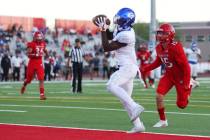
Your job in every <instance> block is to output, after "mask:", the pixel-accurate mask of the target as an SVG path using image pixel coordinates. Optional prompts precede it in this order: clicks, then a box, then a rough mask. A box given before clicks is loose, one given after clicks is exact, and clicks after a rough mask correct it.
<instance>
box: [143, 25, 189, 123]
mask: <svg viewBox="0 0 210 140" xmlns="http://www.w3.org/2000/svg"><path fill="white" fill-rule="evenodd" d="M174 36H175V30H174V27H173V26H172V25H171V24H166V23H165V24H162V25H160V27H159V29H158V30H157V32H156V39H157V41H158V42H159V43H158V44H157V46H156V52H157V57H156V60H155V61H154V62H153V63H152V64H149V65H147V66H145V67H142V68H141V71H142V72H147V71H150V70H153V69H155V68H157V67H159V66H160V65H161V64H164V65H165V73H164V75H163V76H162V77H161V79H160V81H159V84H158V87H157V90H156V93H157V94H156V104H157V111H158V113H159V117H160V121H159V122H158V123H156V124H155V125H154V126H153V127H166V126H168V122H167V119H166V115H165V107H164V97H165V95H166V94H167V93H168V92H169V90H170V89H171V88H172V87H173V86H175V88H176V92H177V101H176V104H177V106H178V107H179V108H181V109H184V108H185V107H187V105H188V102H189V101H188V99H189V96H190V93H191V86H190V66H189V63H188V61H187V57H186V55H185V53H184V50H183V46H182V44H181V43H180V42H176V41H174Z"/></svg>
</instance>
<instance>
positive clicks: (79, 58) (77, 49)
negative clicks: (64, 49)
mask: <svg viewBox="0 0 210 140" xmlns="http://www.w3.org/2000/svg"><path fill="white" fill-rule="evenodd" d="M83 56H84V52H83V50H82V48H81V41H80V39H79V38H77V39H75V46H74V47H73V48H72V50H71V52H70V59H71V62H72V65H73V80H72V92H73V93H75V92H77V93H82V72H83ZM77 80H78V82H77V83H76V81H77Z"/></svg>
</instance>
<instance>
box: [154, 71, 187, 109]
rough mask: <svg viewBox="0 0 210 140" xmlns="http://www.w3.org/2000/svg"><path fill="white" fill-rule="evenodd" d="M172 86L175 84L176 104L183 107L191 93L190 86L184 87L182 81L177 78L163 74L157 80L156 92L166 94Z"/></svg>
mask: <svg viewBox="0 0 210 140" xmlns="http://www.w3.org/2000/svg"><path fill="white" fill-rule="evenodd" d="M176 81H177V82H176ZM173 86H175V88H176V93H177V102H176V103H177V106H178V107H180V108H185V107H186V106H187V104H188V98H189V96H190V93H191V88H189V89H185V87H184V84H183V83H182V82H178V80H175V79H172V78H170V77H169V76H165V75H164V76H163V77H162V78H161V79H160V81H159V84H158V87H157V93H158V94H161V95H166V94H167V93H168V92H169V90H170V89H171V88H172V87H173Z"/></svg>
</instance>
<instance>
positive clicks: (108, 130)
mask: <svg viewBox="0 0 210 140" xmlns="http://www.w3.org/2000/svg"><path fill="white" fill-rule="evenodd" d="M1 124H2V125H15V126H30V127H45V128H46V127H47V128H58V129H59V128H60V129H78V130H92V131H107V132H125V133H126V132H127V131H123V130H110V129H93V128H78V127H63V126H44V125H29V124H14V123H0V125H1ZM142 133H146V134H158V135H171V136H186V137H200V138H210V136H202V135H188V134H172V133H156V132H142Z"/></svg>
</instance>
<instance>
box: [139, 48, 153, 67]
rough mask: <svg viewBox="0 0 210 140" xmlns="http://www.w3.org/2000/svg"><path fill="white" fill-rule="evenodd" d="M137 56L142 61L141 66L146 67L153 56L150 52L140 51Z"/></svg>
mask: <svg viewBox="0 0 210 140" xmlns="http://www.w3.org/2000/svg"><path fill="white" fill-rule="evenodd" d="M136 56H137V58H138V59H140V61H141V65H145V64H148V63H149V58H150V57H151V54H150V53H149V51H138V52H137V54H136Z"/></svg>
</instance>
